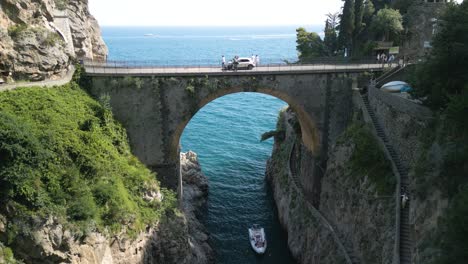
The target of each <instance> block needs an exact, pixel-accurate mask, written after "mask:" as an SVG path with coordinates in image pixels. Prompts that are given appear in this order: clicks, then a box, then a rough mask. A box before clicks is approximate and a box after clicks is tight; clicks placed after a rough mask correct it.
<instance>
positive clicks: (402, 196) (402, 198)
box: [401, 193, 409, 208]
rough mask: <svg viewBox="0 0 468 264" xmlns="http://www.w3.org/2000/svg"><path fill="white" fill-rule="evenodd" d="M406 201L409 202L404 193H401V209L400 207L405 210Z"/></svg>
mask: <svg viewBox="0 0 468 264" xmlns="http://www.w3.org/2000/svg"><path fill="white" fill-rule="evenodd" d="M408 200H409V197H408V195H406V193H403V194H402V195H401V207H402V208H405V207H406V204H407V203H408Z"/></svg>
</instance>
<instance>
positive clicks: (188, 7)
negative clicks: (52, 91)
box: [89, 0, 343, 26]
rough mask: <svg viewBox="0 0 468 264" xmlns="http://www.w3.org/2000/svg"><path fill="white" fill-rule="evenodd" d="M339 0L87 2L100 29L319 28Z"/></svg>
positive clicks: (108, 0)
mask: <svg viewBox="0 0 468 264" xmlns="http://www.w3.org/2000/svg"><path fill="white" fill-rule="evenodd" d="M342 3H343V2H342V0H89V7H90V10H91V14H93V15H94V17H95V18H96V19H97V20H98V22H99V24H100V25H101V26H268V25H295V26H301V25H303V26H306V25H321V24H324V21H325V15H326V14H327V13H335V12H338V11H340V9H341V6H342Z"/></svg>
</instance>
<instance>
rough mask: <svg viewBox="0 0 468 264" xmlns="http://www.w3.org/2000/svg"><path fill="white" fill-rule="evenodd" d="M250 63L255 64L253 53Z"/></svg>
mask: <svg viewBox="0 0 468 264" xmlns="http://www.w3.org/2000/svg"><path fill="white" fill-rule="evenodd" d="M252 63H253V64H255V55H253V54H252Z"/></svg>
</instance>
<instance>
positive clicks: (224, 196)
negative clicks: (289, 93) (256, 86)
mask: <svg viewBox="0 0 468 264" xmlns="http://www.w3.org/2000/svg"><path fill="white" fill-rule="evenodd" d="M150 33H151V34H154V35H156V36H150V37H148V36H146V37H145V36H144V34H150ZM103 37H104V40H105V41H106V43H107V45H108V47H109V51H110V54H109V59H113V60H152V61H153V62H154V61H156V62H158V63H161V64H173V65H174V64H175V65H181V64H185V65H186V64H213V63H217V59H216V58H218V57H219V56H220V55H221V54H224V55H225V56H226V57H228V58H229V56H233V55H235V54H238V55H240V56H250V55H251V54H252V53H254V54H258V55H259V56H260V57H261V60H262V62H264V63H266V62H281V61H282V60H283V59H288V60H295V59H296V50H295V27H278V28H106V27H104V28H103ZM285 106H286V103H285V102H283V101H281V100H279V99H277V98H274V97H271V96H268V95H263V94H258V93H237V94H231V95H226V96H224V97H221V98H219V99H217V100H215V101H213V102H211V103H209V104H208V105H206V106H205V107H203V108H202V109H201V110H200V111H199V112H198V113H197V114H196V115H195V117H194V118H193V119H192V120H191V121H190V123H189V124H188V125H187V127H186V128H185V130H184V132H183V135H182V139H181V145H182V150H183V151H187V150H193V151H195V152H196V153H198V155H199V159H200V163H201V165H202V169H203V172H204V173H205V174H206V175H207V177H208V178H209V182H210V194H209V197H208V210H207V212H208V213H207V214H206V215H205V216H204V217H205V218H204V221H205V224H206V226H207V228H208V230H209V232H210V233H211V238H212V239H211V245H212V247H213V248H214V249H215V251H216V253H217V263H222V264H231V263H232V264H248V263H268V264H270V263H272V264H276V263H278V264H280V263H281V264H288V263H294V261H293V259H292V257H291V256H290V253H289V251H288V248H287V238H286V234H285V233H284V232H283V230H282V229H281V227H280V224H279V221H278V219H277V212H276V207H275V204H274V201H273V197H272V194H271V191H270V190H269V188H268V186H267V184H266V182H265V177H264V174H265V165H266V160H267V159H268V157H269V155H270V153H271V149H272V142H271V140H270V141H267V142H260V136H261V134H262V133H264V132H266V131H269V130H273V129H274V128H275V126H276V120H277V116H278V111H279V110H280V109H281V108H283V107H285ZM253 223H257V224H260V225H262V226H264V227H265V229H266V234H267V239H268V248H267V251H266V254H265V255H264V256H258V255H256V254H255V253H254V252H253V251H252V249H251V248H250V244H249V240H248V231H247V228H248V227H249V226H250V225H251V224H253Z"/></svg>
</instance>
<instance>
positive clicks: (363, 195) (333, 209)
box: [266, 110, 395, 264]
mask: <svg viewBox="0 0 468 264" xmlns="http://www.w3.org/2000/svg"><path fill="white" fill-rule="evenodd" d="M356 116H359V115H358V114H356ZM296 122H297V121H296V120H295V116H294V113H293V112H292V111H291V110H288V111H285V112H283V113H281V114H280V118H279V124H278V130H283V131H285V133H284V135H285V138H284V139H282V138H281V137H277V138H275V145H274V149H273V153H272V158H271V159H270V160H269V162H268V166H267V172H266V175H267V179H268V180H269V181H270V182H271V184H272V187H273V189H274V196H275V200H276V202H277V207H278V211H279V216H280V221H281V223H282V225H283V226H284V227H285V228H286V230H287V231H288V244H289V247H290V250H291V252H292V254H293V255H294V257H295V258H296V259H297V260H298V261H299V262H300V263H321V264H324V263H330V264H331V263H346V259H345V256H344V253H343V249H344V250H345V251H346V252H347V255H348V256H349V257H350V258H354V259H359V260H360V261H361V262H362V263H392V254H393V247H394V223H395V220H394V215H395V205H394V197H393V192H394V188H395V179H394V178H392V177H393V175H392V174H391V172H390V173H389V171H390V168H389V167H388V166H389V164H388V163H387V161H386V160H385V159H384V158H383V156H382V155H383V154H382V152H381V150H380V149H378V148H375V146H373V144H372V143H370V144H367V143H366V142H373V141H372V140H373V138H372V136H371V134H370V133H369V131H368V128H366V126H365V125H364V124H362V122H361V121H360V120H359V118H355V120H354V121H353V122H352V123H351V125H348V128H346V131H345V132H343V133H342V134H341V135H340V136H339V137H338V139H337V140H336V142H331V144H330V155H329V159H328V164H327V170H326V172H325V174H324V175H323V177H322V178H321V179H320V182H319V184H320V192H319V193H320V198H319V201H318V206H316V207H312V204H313V203H312V202H315V203H317V200H316V198H315V197H314V196H309V195H307V193H306V192H304V191H303V188H302V184H301V183H300V182H301V181H299V180H295V179H300V175H298V174H301V173H311V172H310V171H305V170H309V169H308V168H301V162H299V161H298V160H296V159H295V158H294V156H296V155H298V154H296V152H301V151H304V150H303V149H304V148H301V147H300V145H301V142H300V140H299V141H298V140H297V139H298V138H300V136H299V135H297V133H298V132H299V133H300V130H299V131H298V130H297V129H293V127H294V126H291V124H295V123H296ZM374 141H375V140H374ZM374 143H375V142H374ZM363 148H364V149H366V151H368V152H367V153H364V152H363V151H362V149H363ZM373 148H374V150H372V149H373ZM379 153H380V154H379ZM363 155H369V156H372V157H373V158H374V157H378V158H376V159H374V160H373V161H372V159H370V160H369V161H371V162H372V163H373V164H372V166H370V167H367V166H362V164H361V163H360V159H362V158H363ZM302 156H304V155H302ZM364 158H365V157H364ZM311 162H313V161H311ZM309 168H313V166H309ZM312 174H313V173H312ZM382 179H384V180H382ZM309 184H317V183H316V181H314V182H312V183H309ZM313 200H315V201H313ZM317 209H318V210H317ZM329 226H331V227H332V228H333V229H334V232H331V231H330V228H329ZM333 233H334V234H333ZM340 244H341V245H340Z"/></svg>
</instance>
